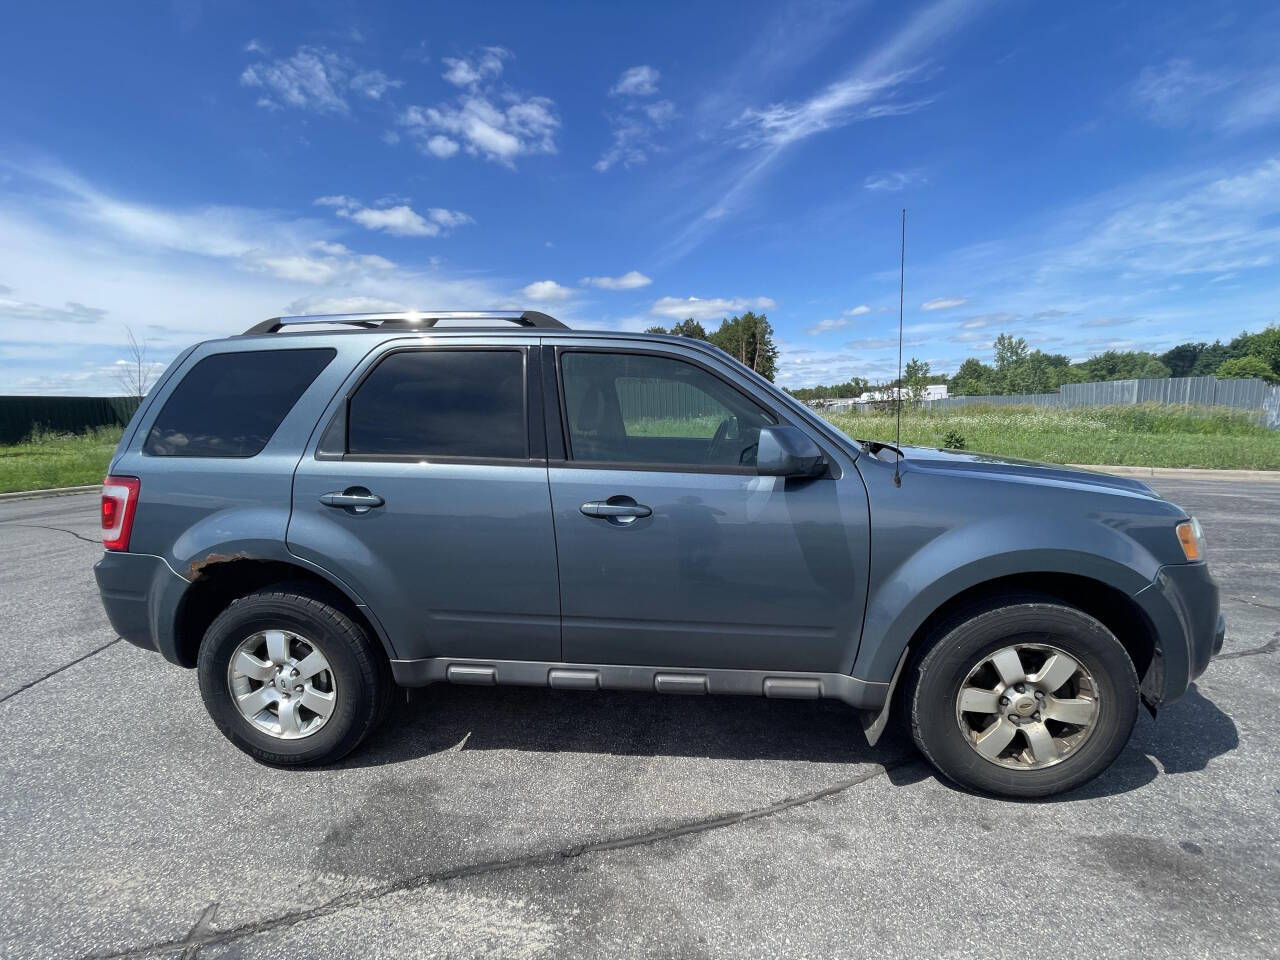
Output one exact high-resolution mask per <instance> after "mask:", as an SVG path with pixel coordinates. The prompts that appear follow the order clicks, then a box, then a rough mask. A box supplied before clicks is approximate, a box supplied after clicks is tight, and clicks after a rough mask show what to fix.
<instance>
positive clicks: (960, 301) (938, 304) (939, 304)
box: [920, 297, 969, 310]
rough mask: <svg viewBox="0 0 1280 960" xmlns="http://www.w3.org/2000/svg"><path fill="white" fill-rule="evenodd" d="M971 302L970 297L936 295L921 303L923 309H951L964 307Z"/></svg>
mask: <svg viewBox="0 0 1280 960" xmlns="http://www.w3.org/2000/svg"><path fill="white" fill-rule="evenodd" d="M968 302H969V298H968V297H934V298H933V299H932V300H926V301H925V302H924V303H922V304H920V309H921V310H951V309H954V308H955V307H963V306H964V305H965V304H966V303H968Z"/></svg>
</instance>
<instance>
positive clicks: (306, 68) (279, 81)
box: [240, 41, 403, 114]
mask: <svg viewBox="0 0 1280 960" xmlns="http://www.w3.org/2000/svg"><path fill="white" fill-rule="evenodd" d="M246 50H248V51H249V52H254V53H265V50H264V49H263V48H262V47H261V46H260V45H257V43H256V41H251V42H250V45H249V46H248V47H246ZM240 83H241V85H242V86H246V87H256V88H259V89H262V90H264V91H266V95H265V96H262V97H259V98H258V101H257V103H258V106H260V107H264V108H267V109H271V110H274V109H278V108H279V107H281V106H286V107H295V108H297V109H299V110H308V111H311V112H313V113H339V114H346V113H349V112H350V110H351V108H350V105H349V104H348V103H347V100H346V97H345V95H344V94H345V93H346V92H347V91H354V92H355V93H357V94H359V95H360V96H363V97H366V98H368V99H370V100H380V99H382V97H383V95H384V94H385V93H386V92H387V91H388V90H390V89H392V88H394V87H398V86H400V85H401V84H402V83H403V81H400V80H392V79H391V78H390V77H388V76H387V75H386V74H385V73H383V72H382V71H381V70H361V69H359V68H357V67H356V65H355V63H354V62H353V61H352V60H351V59H350V58H348V57H345V56H343V55H341V54H338V53H334V52H333V51H332V50H328V49H326V48H324V47H310V46H303V47H299V48H298V50H297V52H296V53H294V54H293V56H291V57H283V58H281V59H278V60H273V61H270V62H267V61H262V62H259V63H255V64H251V65H250V66H248V67H245V69H244V72H243V73H241V74H240Z"/></svg>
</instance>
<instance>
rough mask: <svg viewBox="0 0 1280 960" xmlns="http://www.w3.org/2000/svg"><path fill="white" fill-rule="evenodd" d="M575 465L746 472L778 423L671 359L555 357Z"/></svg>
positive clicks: (610, 355) (722, 384)
mask: <svg viewBox="0 0 1280 960" xmlns="http://www.w3.org/2000/svg"><path fill="white" fill-rule="evenodd" d="M561 380H562V383H563V388H564V401H565V413H566V415H567V418H568V422H569V441H570V447H571V451H572V456H573V458H574V459H575V460H589V461H601V462H611V463H637V464H671V465H676V466H703V467H716V466H728V467H740V466H741V467H750V466H754V465H755V462H756V449H757V444H758V441H759V437H760V428H761V427H763V426H767V425H769V424H774V423H777V420H776V419H775V418H774V417H773V416H772V415H771V414H769V413H767V412H766V411H765V410H763V409H761V408H760V407H759V406H757V405H756V404H755V403H753V402H752V401H751V400H749V399H747V398H746V397H745V396H744V395H743V394H741V393H739V392H738V391H737V390H735V389H734V388H733V387H731V386H729V385H728V384H727V383H725V382H724V381H723V380H721V379H720V378H719V377H717V376H715V375H714V374H712V373H710V372H709V371H707V370H704V369H703V368H702V367H699V366H697V365H695V364H692V363H686V362H685V361H683V360H676V359H674V358H671V357H658V356H651V355H645V354H629V353H593V352H586V351H570V352H566V353H565V354H563V355H562V357H561Z"/></svg>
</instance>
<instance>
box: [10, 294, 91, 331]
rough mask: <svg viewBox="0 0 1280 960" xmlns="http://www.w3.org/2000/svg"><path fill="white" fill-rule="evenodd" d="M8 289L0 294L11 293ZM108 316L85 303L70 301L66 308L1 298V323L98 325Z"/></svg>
mask: <svg viewBox="0 0 1280 960" xmlns="http://www.w3.org/2000/svg"><path fill="white" fill-rule="evenodd" d="M10 292H11V291H10V290H9V288H8V287H0V294H7V293H10ZM106 315H107V311H106V310H102V309H100V308H98V307H86V306H85V305H84V304H83V303H76V302H75V301H74V300H69V301H67V303H66V304H65V305H64V306H61V307H49V306H44V305H42V304H39V303H30V302H27V301H24V300H13V299H10V298H9V297H7V296H0V321H4V320H14V321H17V322H19V323H24V324H30V323H37V324H43V323H78V324H91V323H97V322H98V321H100V320H102V319H103V318H104V317H105V316H106Z"/></svg>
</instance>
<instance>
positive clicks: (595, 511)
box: [582, 497, 653, 523]
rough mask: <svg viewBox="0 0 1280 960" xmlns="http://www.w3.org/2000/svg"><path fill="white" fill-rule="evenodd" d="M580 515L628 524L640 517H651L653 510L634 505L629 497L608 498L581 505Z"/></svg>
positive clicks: (640, 504)
mask: <svg viewBox="0 0 1280 960" xmlns="http://www.w3.org/2000/svg"><path fill="white" fill-rule="evenodd" d="M582 515H583V516H585V517H599V518H600V519H603V520H616V521H618V522H619V523H630V522H631V521H632V520H639V519H640V518H641V517H650V516H653V509H652V508H650V507H646V506H645V505H644V504H643V503H636V502H635V501H634V500H632V499H631V498H630V497H610V498H609V499H608V500H604V501H601V500H589V501H587V502H586V503H584V504H583V505H582Z"/></svg>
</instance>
